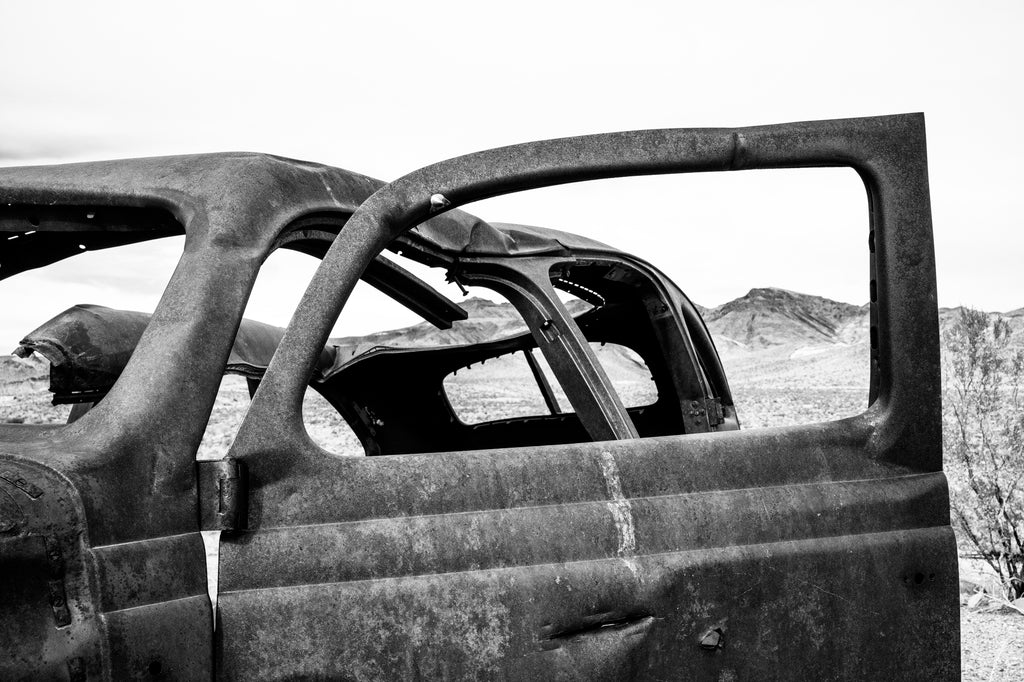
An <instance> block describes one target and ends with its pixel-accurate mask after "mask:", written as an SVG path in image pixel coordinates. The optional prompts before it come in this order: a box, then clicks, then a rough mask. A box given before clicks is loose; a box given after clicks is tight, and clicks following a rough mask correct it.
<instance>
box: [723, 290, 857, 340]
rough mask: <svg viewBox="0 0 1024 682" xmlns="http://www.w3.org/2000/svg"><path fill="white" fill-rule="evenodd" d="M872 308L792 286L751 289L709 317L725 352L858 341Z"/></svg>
mask: <svg viewBox="0 0 1024 682" xmlns="http://www.w3.org/2000/svg"><path fill="white" fill-rule="evenodd" d="M867 320H868V307H867V306H866V305H864V306H856V305H852V304H850V303H840V302H838V301H833V300H831V299H828V298H823V297H821V296H812V295H809V294H799V293H796V292H793V291H787V290H786V289H775V288H763V289H751V290H750V291H749V292H748V293H747V295H746V296H742V297H740V298H737V299H736V300H733V301H729V302H728V303H725V304H723V305H720V306H718V307H717V308H710V309H707V310H706V312H705V313H704V321H705V322H706V323H707V325H708V329H709V330H710V331H711V333H712V335H713V336H714V338H715V342H716V344H718V346H719V352H725V351H726V349H727V348H729V347H730V346H733V347H736V346H738V347H739V348H742V349H744V350H748V351H753V350H760V349H764V348H770V347H773V346H787V345H820V344H832V343H856V342H859V341H862V340H864V339H865V338H866V332H867Z"/></svg>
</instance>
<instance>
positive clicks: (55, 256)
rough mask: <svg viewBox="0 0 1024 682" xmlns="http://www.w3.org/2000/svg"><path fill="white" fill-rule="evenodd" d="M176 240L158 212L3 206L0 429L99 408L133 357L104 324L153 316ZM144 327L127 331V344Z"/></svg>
mask: <svg viewBox="0 0 1024 682" xmlns="http://www.w3.org/2000/svg"><path fill="white" fill-rule="evenodd" d="M182 231H183V230H182V228H181V226H180V225H179V224H178V223H177V222H176V221H175V220H174V218H173V217H172V216H170V214H168V213H166V212H165V211H162V210H153V209H138V208H115V207H103V206H92V207H85V206H29V205H13V206H6V205H5V206H0V278H2V279H0V298H2V300H3V301H4V305H3V315H2V316H0V352H3V353H10V354H11V355H4V356H0V423H14V424H63V423H67V422H68V421H73V420H74V419H77V418H78V417H80V416H82V415H83V414H85V413H86V412H87V411H88V410H89V409H91V407H92V406H93V405H94V404H95V403H96V402H98V401H99V400H102V398H103V396H104V395H106V393H107V392H108V391H109V390H110V388H112V386H113V385H114V383H115V382H116V380H117V378H118V376H120V372H121V369H123V366H124V363H125V362H127V359H128V357H130V354H131V353H130V349H128V350H126V348H125V347H124V344H123V343H120V342H119V341H117V340H116V339H115V338H114V337H115V336H117V333H113V334H112V333H111V332H110V326H109V325H110V322H109V319H107V318H111V319H112V318H113V317H117V318H121V319H118V320H116V321H114V322H113V323H114V324H120V323H121V322H122V321H124V319H123V318H126V317H132V319H133V320H135V322H138V319H141V318H137V317H133V316H137V315H138V314H139V313H142V314H143V315H144V316H145V315H148V313H150V312H152V310H154V309H155V308H156V305H157V303H158V302H159V300H160V297H161V295H162V294H163V289H164V287H165V286H166V284H167V282H168V281H169V280H170V277H171V273H172V272H173V271H174V268H175V266H176V265H177V262H178V258H179V257H180V255H181V252H182V248H183V246H184V236H180V234H181V232H182ZM175 234H177V235H179V236H170V235H175ZM72 256H73V257H72ZM122 313H124V314H122ZM98 318H104V319H98ZM61 319H63V320H65V322H63V323H61V322H60V320H61ZM76 320H77V321H76ZM104 320H106V321H104ZM147 321H148V317H146V318H145V319H143V320H142V321H141V322H138V323H135V322H132V323H131V324H129V325H128V326H129V327H130V329H127V330H125V332H124V333H126V334H127V335H128V336H129V337H131V338H130V339H129V342H128V343H129V345H133V344H134V342H135V341H137V340H138V337H139V336H141V334H142V332H143V330H144V329H145V327H146V324H147ZM76 324H85V325H86V326H87V327H88V329H89V334H87V335H86V336H81V335H77V336H76V334H75V333H74V331H73V329H72V328H71V327H69V326H68V325H72V326H73V325H76ZM86 338H88V339H90V341H89V342H88V346H89V347H88V348H86V347H84V346H83V345H82V344H83V343H86V342H85V341H84V339H86ZM23 341H25V342H26V343H25V344H22V342H23ZM19 356H20V357H19ZM51 362H53V363H55V364H56V365H57V367H56V368H54V369H51Z"/></svg>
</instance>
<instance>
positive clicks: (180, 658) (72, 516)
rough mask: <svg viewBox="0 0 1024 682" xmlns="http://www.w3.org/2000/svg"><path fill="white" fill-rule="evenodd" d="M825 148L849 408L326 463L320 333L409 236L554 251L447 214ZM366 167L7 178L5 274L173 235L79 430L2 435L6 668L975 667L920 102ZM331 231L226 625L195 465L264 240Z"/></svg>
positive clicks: (179, 675)
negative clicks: (318, 376) (852, 271)
mask: <svg viewBox="0 0 1024 682" xmlns="http://www.w3.org/2000/svg"><path fill="white" fill-rule="evenodd" d="M820 165H848V166H852V167H853V168H855V169H856V170H857V171H858V172H859V173H860V174H861V176H862V177H863V178H864V181H865V186H866V188H867V191H868V195H869V198H870V206H871V226H870V230H869V233H868V238H867V239H866V242H868V243H869V244H870V245H871V246H870V251H871V270H870V275H869V278H870V280H871V289H870V290H871V291H872V292H873V293H872V323H873V326H872V339H873V349H872V350H873V362H872V379H871V383H872V393H871V397H872V403H871V407H870V408H869V409H868V411H867V412H866V413H865V414H863V415H861V416H859V417H855V418H852V419H847V420H843V421H841V422H835V423H829V424H817V425H808V426H802V427H792V428H784V429H774V430H766V431H757V432H749V433H745V432H742V431H732V432H728V433H693V434H689V435H684V436H666V437H658V438H632V437H629V436H632V434H631V433H628V429H627V430H626V432H622V431H615V430H614V429H612V432H613V433H615V435H616V436H617V437H620V439H619V440H614V441H606V442H598V443H577V444H562V445H538V446H532V447H526V448H519V449H491V450H478V451H474V452H469V453H466V452H441V453H435V454H430V455H407V456H402V457H369V458H348V459H346V458H339V457H335V456H332V455H329V454H328V453H325V452H323V451H322V450H320V449H319V448H318V447H316V446H315V445H314V444H313V443H312V442H311V441H310V440H309V438H308V436H307V435H306V433H305V431H304V429H303V426H302V423H301V419H300V416H299V406H300V405H301V398H302V394H303V393H304V390H305V386H306V382H307V380H308V378H309V377H310V376H311V374H312V372H313V369H314V367H315V366H316V363H317V362H318V361H319V360H320V358H321V354H322V352H323V348H324V344H325V342H326V340H327V335H328V332H329V329H330V327H331V325H332V323H333V320H334V319H335V318H336V317H337V315H338V312H339V311H340V310H341V308H342V306H343V305H344V302H345V300H346V298H347V296H348V295H349V293H350V292H351V290H352V287H353V286H354V285H355V283H356V281H357V280H358V279H359V278H360V277H361V276H364V275H365V274H366V273H367V271H368V270H369V269H371V268H372V267H373V263H374V262H375V260H374V259H375V258H376V256H377V254H378V252H379V251H380V250H381V249H382V248H384V247H385V246H387V245H388V244H389V243H391V242H392V241H393V240H394V239H395V238H396V237H398V236H399V235H402V234H403V233H404V234H405V237H402V238H403V239H406V240H408V242H409V243H412V242H414V241H415V240H416V239H421V240H422V243H424V244H427V243H429V242H433V243H440V242H442V241H443V240H445V239H447V238H448V235H455V241H456V243H465V242H466V241H467V239H466V237H465V235H469V239H468V241H469V242H471V243H473V244H475V245H479V246H480V253H478V254H476V255H477V256H479V257H488V256H493V255H509V252H510V250H517V249H518V250H521V251H522V252H521V253H519V254H518V255H520V256H527V255H529V256H533V257H540V256H550V255H552V249H555V250H558V244H557V241H556V242H550V241H549V242H547V243H546V244H544V243H542V244H541V245H539V246H537V245H536V243H535V242H534V241H532V240H531V239H529V238H528V235H527V234H526V233H523V234H522V236H521V237H520V238H519V240H518V241H516V240H513V241H512V243H511V245H510V243H509V242H507V241H502V239H501V234H492V233H490V232H489V231H488V229H487V227H486V226H485V225H486V224H483V223H479V221H476V220H475V219H473V218H472V217H470V216H466V215H465V214H461V213H459V212H458V211H453V210H452V209H454V208H456V207H458V206H461V205H464V204H465V203H467V202H470V201H473V200H476V199H480V198H484V197H487V196H494V195H497V194H501V193H505V192H509V191H517V190H521V189H528V188H531V187H540V186H544V185H550V184H557V183H562V182H571V181H579V180H584V179H596V178H604V177H613V176H618V175H637V174H651V173H668V172H692V171H719V170H740V169H744V168H774V167H794V166H820ZM380 187H381V184H380V183H378V182H376V181H373V180H371V179H368V178H364V177H362V176H357V175H355V174H351V173H347V172H345V171H340V170H337V169H331V168H327V167H323V166H318V165H316V164H309V163H303V162H294V161H290V160H287V159H280V158H277V157H267V156H260V155H210V156H198V157H173V158H164V159H145V160H133V161H118V162H105V163H95V164H76V165H70V166H57V167H45V168H44V167H40V168H27V169H0V230H2V231H5V232H8V233H10V234H11V236H17V239H15V240H6V239H5V240H3V241H0V247H2V248H0V276H7V275H8V274H10V273H11V272H13V271H17V269H18V268H21V269H26V268H27V267H38V266H39V265H44V264H46V263H48V262H52V261H55V260H58V259H60V258H65V257H68V256H70V255H72V254H73V253H74V252H76V249H77V244H79V243H82V244H84V245H86V246H87V248H89V249H92V248H105V247H108V246H113V245H116V244H122V243H132V242H134V241H141V240H143V239H148V238H153V237H156V236H165V235H167V234H173V233H175V232H177V233H181V232H184V233H185V234H186V236H187V237H186V238H187V242H186V243H187V247H186V249H185V252H184V253H183V255H182V257H181V260H180V262H179V264H178V267H177V269H176V271H175V273H174V275H173V276H172V278H171V281H170V283H169V284H168V287H167V290H166V292H165V294H164V297H163V299H162V300H161V303H160V305H159V306H158V308H157V310H156V311H155V312H154V314H153V317H152V319H151V322H150V324H149V325H148V327H147V328H146V330H145V332H143V333H142V335H141V337H140V338H139V341H138V344H137V346H136V348H135V351H134V353H133V355H132V356H131V359H130V360H129V361H128V363H127V365H126V366H125V367H124V371H123V372H122V373H121V376H120V379H119V380H118V381H117V383H116V384H115V385H114V386H113V387H112V388H111V389H110V390H109V392H108V393H107V394H106V395H105V397H103V399H102V401H101V402H99V403H98V404H97V406H96V407H95V408H93V409H92V410H90V411H89V412H88V413H86V414H85V415H84V416H82V417H81V418H80V419H78V420H77V421H75V422H74V423H72V424H69V425H66V426H61V427H40V426H12V425H4V426H0V453H3V454H0V474H3V475H2V476H0V491H2V492H3V493H4V494H5V495H6V497H3V498H0V500H2V504H0V511H2V512H3V518H2V519H0V521H3V523H2V524H0V525H2V526H3V527H5V528H6V530H3V531H0V573H2V575H0V591H2V592H3V594H2V595H0V596H2V597H3V599H2V600H0V637H2V639H3V641H4V642H5V643H6V644H8V645H7V646H4V647H0V652H2V653H0V677H4V678H9V677H22V676H26V677H33V676H34V677H46V678H62V677H63V678H68V679H91V678H95V679H129V678H165V679H196V678H200V677H208V676H216V677H219V678H224V679H257V678H258V679H283V678H294V677H300V676H309V677H321V678H324V677H334V678H348V679H395V678H407V679H408V678H445V679H459V678H463V679H465V678H469V679H538V678H548V679H664V678H665V677H671V678H678V677H691V678H693V679H708V680H711V679H714V680H718V679H795V678H801V677H802V678H807V679H953V678H955V677H956V676H957V675H958V674H959V660H958V657H959V646H958V643H959V636H958V627H959V625H958V619H957V608H958V605H957V594H956V590H957V574H956V555H955V547H954V542H953V538H952V533H951V530H950V528H949V525H948V522H949V515H948V502H947V498H946V490H945V479H944V477H943V475H942V473H941V450H940V421H939V419H940V412H939V384H938V377H939V375H938V347H937V335H938V333H937V330H938V326H937V314H936V300H935V278H934V256H933V253H932V235H931V219H930V210H929V200H928V184H927V167H926V155H925V141H924V125H923V118H922V117H921V116H919V115H907V116H893V117H880V118H871V119H854V120H847V121H824V122H812V123H797V124H785V125H780V126H764V127H756V128H745V129H702V130H662V131H637V132H630V133H615V134H609V135H598V136H592V137H586V138H571V139H565V140H553V141H548V142H540V143H531V144H527V145H519V146H516V147H511V148H504V149H499V150H491V151H488V152H482V153H479V154H474V155H470V156H467V157H461V158H459V159H454V160H452V161H446V162H442V163H440V164H437V165H435V166H431V167H428V168H425V169H422V170H420V171H416V172H415V173H412V174H410V175H408V176H406V177H404V178H402V179H400V180H398V181H396V182H394V183H391V184H389V185H387V186H384V187H383V188H382V189H379V188H380ZM378 190H379V191H378ZM371 194H372V196H371ZM7 204H10V205H9V206H7ZM5 206H6V208H5ZM350 215H351V216H352V217H351V218H349V216H350ZM432 216H433V217H432ZM426 218H431V222H432V225H430V226H424V227H423V228H419V230H418V233H408V232H407V230H409V229H410V228H412V227H413V226H414V225H416V224H417V223H420V222H422V221H423V220H424V219H426ZM346 220H347V223H346ZM342 224H344V225H345V227H344V229H343V230H341V229H340V227H341V225H342ZM48 230H51V231H50V232H49V234H47V232H48ZM527 232H528V231H527ZM30 233H31V234H30ZM339 233H340V237H339V238H338V239H337V240H336V241H335V242H334V245H333V246H332V247H331V248H330V249H329V250H327V252H326V256H325V260H324V263H323V265H322V266H321V268H320V270H319V271H318V273H317V275H316V276H315V278H314V280H313V282H312V283H311V285H310V288H309V290H308V291H307V293H306V295H305V296H304V298H303V301H302V303H301V304H300V306H299V308H298V310H297V312H296V314H295V317H294V320H293V323H292V325H291V326H290V327H289V329H288V330H287V331H286V333H285V337H284V340H283V342H282V344H281V346H280V347H279V348H278V351H277V352H276V354H275V356H274V359H273V360H272V362H271V364H270V367H269V369H268V370H267V373H266V375H265V377H264V380H263V382H262V383H261V386H260V388H259V390H258V391H257V393H256V395H255V398H254V402H253V405H252V409H251V410H250V411H249V413H248V415H247V417H246V420H245V423H244V424H243V427H242V431H241V432H240V434H239V438H238V439H237V441H236V443H235V445H234V446H233V449H232V452H231V454H232V455H233V456H234V457H235V458H236V459H237V461H238V462H239V463H240V464H242V465H245V466H246V467H247V469H248V482H249V483H248V485H249V491H248V492H249V495H248V500H247V502H248V507H249V510H248V515H247V519H246V522H245V525H246V526H247V530H244V531H242V532H237V533H234V534H229V535H228V536H227V537H225V539H224V541H223V543H222V557H223V562H224V565H223V567H222V570H221V594H220V597H219V612H218V619H219V625H220V627H219V629H218V631H217V634H216V637H214V636H213V634H212V632H211V627H210V619H209V611H208V609H209V601H208V599H207V598H206V596H205V580H204V578H205V575H204V570H203V557H202V545H201V542H200V541H199V534H198V529H199V514H200V506H202V508H203V509H204V510H206V509H207V506H208V505H209V504H211V500H206V499H204V500H203V501H202V505H200V503H199V500H198V493H197V491H196V468H195V465H194V462H193V459H194V454H195V451H196V448H197V446H198V443H199V440H200V438H201V435H202V431H203V427H204V425H205V421H206V419H207V418H208V415H209V412H210V409H211V407H212V404H213V399H214V397H215V395H216V390H217V385H218V383H219V379H220V376H221V374H222V372H223V370H224V367H225V363H226V362H227V360H228V358H229V356H230V353H231V348H232V344H233V341H234V339H235V334H236V331H237V330H238V327H239V324H240V321H241V315H242V310H243V308H244V303H245V301H246V299H247V297H248V294H249V291H250V290H251V287H252V284H253V281H254V279H255V276H256V273H257V271H258V268H259V265H260V264H261V263H262V262H263V260H264V259H265V257H266V256H267V254H268V253H269V252H270V251H272V250H273V248H275V247H276V246H284V247H287V248H295V249H297V250H300V251H306V252H309V253H314V254H315V255H322V254H323V246H322V244H323V239H324V237H323V235H327V236H328V238H330V236H333V235H334V234H339ZM417 234H419V235H420V236H419V237H417V236H416V235H417ZM37 235H39V237H38V239H37V241H39V242H41V245H37V242H33V241H31V240H32V239H33V238H35V237H37ZM55 235H56V236H55ZM423 235H427V236H423ZM44 239H45V240H48V241H42V240H44ZM26 240H29V241H26ZM542 241H543V240H542ZM563 246H564V245H563ZM424 248H426V247H424ZM494 249H498V250H499V251H500V253H498V254H495V253H493V252H492V251H493V250H494ZM442 250H443V249H442ZM561 253H562V251H561V250H558V253H557V254H555V255H560V254H561ZM21 263H27V264H28V265H21ZM398 288H402V287H401V286H399V287H398ZM409 302H410V304H411V305H421V306H422V307H423V308H424V309H428V310H430V311H432V313H431V314H432V315H433V317H434V319H436V320H437V321H439V322H442V323H443V322H444V321H445V320H450V319H458V311H457V309H454V308H452V307H451V306H448V305H446V304H445V303H444V302H443V301H437V300H434V299H430V298H429V297H427V298H424V297H423V295H422V294H414V295H411V296H410V297H409ZM682 314H683V315H684V316H687V315H689V316H690V317H691V318H692V315H693V313H692V311H690V312H687V311H685V310H683V311H682ZM687 326H688V327H689V328H690V329H693V328H696V326H699V320H696V321H694V320H693V319H689V322H688V325H687ZM702 343H706V342H705V341H702V340H700V339H694V342H693V346H694V349H695V352H698V353H702V352H703V353H710V354H711V355H713V347H711V348H705V349H703V350H701V349H700V348H699V347H698V346H700V344H702ZM714 375H715V372H714V371H709V376H708V377H706V379H707V381H708V383H709V385H714V384H715V381H716V377H715V376H714ZM719 385H720V386H721V385H724V376H723V377H720V381H719ZM603 407H604V408H607V406H603ZM616 411H617V410H612V411H611V412H610V413H608V414H607V415H606V416H604V417H601V419H603V420H605V421H606V422H608V421H609V420H613V419H616V418H617V417H616V415H615V414H614V413H615V412H616ZM621 436H626V437H624V438H621ZM229 474H230V472H229ZM227 478H228V479H230V478H231V476H228V477H227ZM239 480H241V478H239ZM235 488H237V486H235V487H233V488H232V490H231V496H232V497H236V496H237V495H238V494H239V491H238V490H236V489H235ZM36 492H38V493H40V494H35V493H36ZM228 525H230V524H228Z"/></svg>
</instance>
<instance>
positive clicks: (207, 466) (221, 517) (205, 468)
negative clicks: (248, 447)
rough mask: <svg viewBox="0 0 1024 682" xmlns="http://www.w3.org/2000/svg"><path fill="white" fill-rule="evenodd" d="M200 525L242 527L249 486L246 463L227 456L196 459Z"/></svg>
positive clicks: (230, 529) (221, 528)
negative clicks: (215, 458) (205, 459)
mask: <svg viewBox="0 0 1024 682" xmlns="http://www.w3.org/2000/svg"><path fill="white" fill-rule="evenodd" d="M196 477H197V479H198V481H199V527H200V528H201V529H202V530H221V531H225V530H226V531H232V530H242V529H244V528H245V523H246V516H247V513H248V500H249V486H248V480H247V478H246V471H245V463H244V462H240V461H238V460H237V459H233V458H231V457H228V458H226V459H217V460H210V461H199V462H196Z"/></svg>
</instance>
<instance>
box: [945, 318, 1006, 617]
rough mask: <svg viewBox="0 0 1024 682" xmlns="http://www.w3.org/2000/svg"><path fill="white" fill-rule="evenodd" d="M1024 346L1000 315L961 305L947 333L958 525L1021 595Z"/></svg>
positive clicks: (950, 460) (948, 450) (951, 472)
mask: <svg viewBox="0 0 1024 682" xmlns="http://www.w3.org/2000/svg"><path fill="white" fill-rule="evenodd" d="M1022 384H1024V351H1022V350H1021V349H1020V347H1019V346H1016V345H1015V344H1014V339H1013V333H1012V329H1011V327H1010V325H1009V324H1008V323H1007V322H1006V320H1004V319H1002V318H1000V317H999V316H990V315H988V314H986V313H983V312H980V311H977V310H970V309H964V310H962V311H961V313H960V316H959V317H958V318H957V319H956V320H955V321H954V322H953V324H952V325H951V326H950V327H949V328H948V329H947V330H946V332H945V333H944V334H943V427H944V428H943V432H944V433H943V436H944V450H945V460H946V470H947V474H948V476H949V480H950V488H951V491H950V498H951V500H950V501H951V505H952V516H953V523H954V526H955V527H956V528H957V530H959V531H960V535H961V539H962V540H963V541H965V542H966V544H967V545H968V546H969V547H971V548H972V549H973V550H974V551H976V553H977V555H978V556H979V557H981V558H982V559H984V560H985V561H986V562H987V563H988V564H989V566H991V567H992V569H993V570H994V571H995V572H996V573H997V574H998V576H999V578H1000V580H1001V581H1002V583H1003V585H1004V587H1005V590H1006V595H1005V596H1006V598H1008V599H1010V600H1014V599H1017V598H1019V597H1021V595H1022V594H1024V576H1022V569H1024V555H1022V545H1021V537H1022V536H1024V491H1022V489H1021V486H1022V484H1024V404H1022V403H1024V392H1022V390H1021V389H1022Z"/></svg>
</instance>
